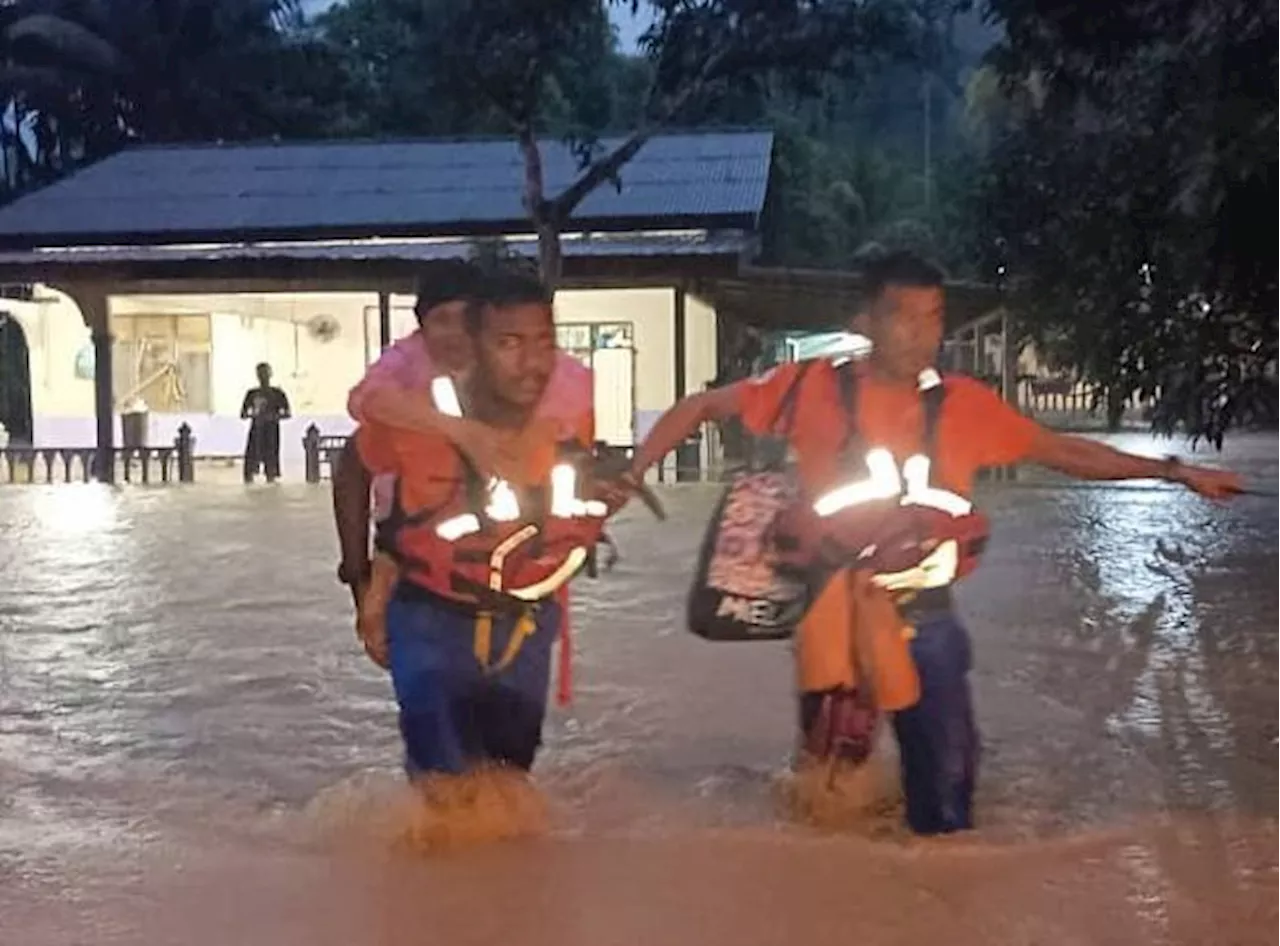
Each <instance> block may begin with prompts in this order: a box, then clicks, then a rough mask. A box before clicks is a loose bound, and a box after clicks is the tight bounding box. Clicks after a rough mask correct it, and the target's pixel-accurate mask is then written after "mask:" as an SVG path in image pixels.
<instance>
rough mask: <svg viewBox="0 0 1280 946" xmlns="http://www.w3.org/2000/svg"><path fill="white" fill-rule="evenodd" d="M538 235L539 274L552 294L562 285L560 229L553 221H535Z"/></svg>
mask: <svg viewBox="0 0 1280 946" xmlns="http://www.w3.org/2000/svg"><path fill="white" fill-rule="evenodd" d="M533 225H534V227H535V229H536V231H537V234H538V273H539V275H541V276H542V281H543V283H545V284H546V287H547V288H548V289H550V290H551V291H552V292H555V290H556V286H558V285H559V284H560V271H561V256H560V227H559V226H558V225H557V224H556V223H555V221H553V220H546V219H544V220H534V224H533Z"/></svg>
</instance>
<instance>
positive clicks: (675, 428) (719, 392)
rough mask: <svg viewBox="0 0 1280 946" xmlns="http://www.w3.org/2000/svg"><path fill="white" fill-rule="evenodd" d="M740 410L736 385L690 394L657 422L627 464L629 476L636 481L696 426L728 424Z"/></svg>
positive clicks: (738, 392)
mask: <svg viewBox="0 0 1280 946" xmlns="http://www.w3.org/2000/svg"><path fill="white" fill-rule="evenodd" d="M741 410H742V389H741V385H740V384H730V385H726V386H725V387H722V388H713V389H712V390H710V391H703V392H701V393H699V394H691V395H690V396H689V397H686V398H684V399H683V400H680V401H677V402H676V403H675V404H673V405H672V406H671V407H670V408H668V409H667V412H666V413H665V414H663V415H662V416H661V417H659V418H658V421H657V423H655V424H654V425H653V427H652V428H650V430H649V434H648V436H647V437H645V438H644V442H643V443H642V444H640V447H639V449H637V450H636V452H635V457H634V459H633V460H632V461H631V476H632V477H634V478H635V479H637V480H639V479H640V478H641V477H643V476H644V474H645V471H646V470H648V469H649V467H651V466H653V465H654V464H655V463H658V462H660V461H661V460H662V458H663V457H665V456H666V455H667V454H668V453H670V452H671V451H672V450H674V449H675V448H676V447H678V446H680V444H682V443H684V442H685V440H687V439H688V438H689V436H690V435H691V434H692V433H693V432H694V431H696V430H697V429H698V428H699V427H700V426H702V425H703V424H704V423H706V422H707V421H710V420H728V419H729V418H731V417H736V416H737V415H738V414H739V413H740V412H741Z"/></svg>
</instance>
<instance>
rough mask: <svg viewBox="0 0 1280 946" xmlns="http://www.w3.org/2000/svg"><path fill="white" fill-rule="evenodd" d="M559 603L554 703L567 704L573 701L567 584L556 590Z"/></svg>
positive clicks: (571, 640)
mask: <svg viewBox="0 0 1280 946" xmlns="http://www.w3.org/2000/svg"><path fill="white" fill-rule="evenodd" d="M556 603H557V604H558V605H560V652H559V654H558V655H557V666H556V705H557V706H561V707H564V706H568V705H569V704H570V703H572V702H573V635H572V633H571V630H570V622H571V618H570V612H569V586H568V585H567V584H566V585H561V586H560V589H559V590H558V591H557V592H556Z"/></svg>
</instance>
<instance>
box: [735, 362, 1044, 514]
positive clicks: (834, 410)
mask: <svg viewBox="0 0 1280 946" xmlns="http://www.w3.org/2000/svg"><path fill="white" fill-rule="evenodd" d="M804 364H805V363H804V362H795V363H789V364H785V365H779V366H778V367H777V368H775V369H773V371H771V372H769V373H768V374H766V375H764V376H763V377H760V378H756V379H752V380H750V381H745V382H743V383H742V385H741V388H740V395H739V397H740V403H739V409H740V411H741V415H742V421H743V423H744V424H745V425H746V426H747V428H748V429H749V430H750V431H751V432H752V433H754V434H765V433H768V432H769V430H770V425H771V424H772V423H773V422H774V419H775V418H776V417H777V416H778V413H779V408H780V405H781V403H782V400H783V398H784V396H785V395H786V392H787V390H788V389H789V388H790V387H791V385H792V384H793V383H794V382H795V381H796V379H797V378H798V377H799V375H800V370H801V366H802V365H804ZM854 370H855V371H858V372H859V373H858V380H857V382H856V384H857V397H856V400H857V415H858V416H857V418H856V421H857V429H858V431H859V433H860V435H861V437H862V440H863V442H864V443H865V444H866V445H867V446H868V447H876V446H879V447H886V448H888V450H889V451H890V452H891V453H892V454H893V455H894V457H895V458H896V459H897V461H898V463H899V465H901V464H902V462H903V461H904V460H905V459H906V458H907V457H908V456H910V455H911V454H913V453H915V452H916V451H917V450H919V449H920V447H921V446H922V444H921V438H922V436H923V433H924V409H923V401H922V399H921V395H920V391H919V390H918V389H917V388H916V387H915V386H914V385H912V386H909V387H908V386H894V385H890V384H886V383H885V382H883V381H879V380H877V379H875V378H872V377H870V376H869V374H868V373H867V372H865V371H861V370H859V369H858V368H855V369H854ZM942 383H943V389H944V391H945V392H946V394H945V397H944V398H943V402H942V410H941V412H940V414H939V416H938V427H937V445H936V448H935V450H934V454H935V456H934V464H933V481H934V482H935V483H937V485H939V486H944V487H946V488H947V489H950V490H953V491H954V492H957V493H960V494H962V495H968V494H969V493H970V492H971V491H972V489H973V480H974V476H975V474H976V473H977V472H978V470H980V469H982V468H983V467H991V466H1006V465H1009V464H1012V463H1017V462H1018V461H1020V460H1022V459H1024V458H1025V457H1026V454H1027V450H1028V449H1029V448H1030V446H1031V441H1032V439H1033V438H1034V437H1035V435H1036V431H1037V430H1038V429H1039V428H1038V426H1037V425H1036V423H1035V421H1033V420H1031V419H1030V418H1028V417H1025V416H1024V415H1022V414H1020V413H1018V412H1017V411H1016V410H1014V409H1013V408H1012V407H1010V406H1009V405H1008V404H1006V403H1005V402H1004V401H1003V400H1001V398H1000V396H999V395H998V394H996V393H995V392H994V391H992V390H991V389H990V388H989V387H987V386H986V385H985V384H983V383H982V382H980V381H976V380H974V379H973V378H968V377H965V376H964V375H944V376H943V382H942ZM800 384H801V385H802V387H801V388H800V389H799V392H798V395H797V398H796V402H795V403H796V409H795V414H794V415H793V424H792V427H791V430H790V435H789V438H788V439H789V440H790V442H791V444H792V447H793V448H794V449H795V452H796V457H797V462H798V465H799V468H800V476H801V479H802V480H803V481H804V483H805V485H806V486H807V487H809V488H822V487H825V486H828V485H831V483H830V481H831V480H832V479H834V478H835V477H836V476H837V475H838V474H839V472H840V471H839V470H838V469H837V466H836V461H837V460H838V459H839V451H840V449H841V447H842V446H843V444H844V440H845V434H846V432H847V431H848V429H849V418H848V416H847V411H846V405H845V400H844V398H843V396H842V394H841V391H840V386H839V381H838V379H837V376H836V371H835V368H834V367H833V366H832V364H831V363H830V362H829V361H826V360H822V361H816V362H812V363H810V367H809V369H808V371H807V372H805V375H804V377H803V379H802V380H801V381H800Z"/></svg>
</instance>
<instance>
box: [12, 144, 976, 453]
mask: <svg viewBox="0 0 1280 946" xmlns="http://www.w3.org/2000/svg"><path fill="white" fill-rule="evenodd" d="M620 143H621V141H620V140H616V139H606V140H603V141H601V142H600V143H599V147H598V153H599V154H604V153H608V152H609V151H610V150H612V149H613V148H615V147H617V146H618V145H619V144H620ZM772 150H773V135H772V133H771V132H769V131H767V130H759V129H747V130H740V131H721V130H717V131H704V132H696V131H691V132H679V133H669V134H660V135H656V136H654V137H653V138H651V139H650V140H649V141H647V142H646V143H645V144H644V145H643V146H642V147H641V148H640V150H639V152H638V153H637V154H636V155H635V156H634V157H633V158H632V159H631V160H630V161H629V162H627V163H626V164H625V165H624V166H623V168H622V169H621V171H620V173H619V175H618V177H617V179H616V180H615V181H612V182H608V183H606V184H604V185H603V186H601V187H599V188H597V189H596V190H594V191H593V192H592V193H590V194H589V195H588V196H587V197H586V198H585V199H584V200H583V201H582V202H581V203H580V204H579V206H578V207H577V208H576V209H575V211H574V212H573V213H572V215H571V216H570V218H569V220H568V221H567V222H566V223H565V224H564V226H563V227H562V228H561V229H562V233H561V240H562V251H563V274H562V279H561V284H560V285H561V291H560V292H559V293H558V294H557V321H558V323H559V326H558V330H559V332H560V336H561V337H560V341H561V345H562V347H565V348H567V349H569V350H571V351H573V352H574V353H575V354H577V355H579V356H580V357H582V358H583V359H584V360H586V361H588V362H590V363H592V364H594V365H595V366H596V367H597V415H598V418H599V419H600V424H601V434H602V436H603V437H604V438H605V439H609V440H612V441H614V442H617V443H623V444H629V443H631V442H633V441H634V440H635V439H637V438H639V437H641V436H643V434H644V432H645V431H646V429H647V427H648V425H649V424H650V423H651V422H652V421H653V420H654V419H655V418H656V417H657V415H658V414H660V413H661V412H662V410H664V409H665V408H666V407H668V406H669V405H670V404H671V403H672V402H673V401H674V400H675V399H677V398H679V397H681V396H683V395H684V394H685V393H686V392H688V391H693V390H698V389H700V388H701V387H703V386H704V385H706V384H708V383H710V382H711V381H712V379H714V378H716V377H717V376H718V375H721V374H722V372H721V370H720V365H719V363H718V362H719V353H720V352H721V351H722V350H724V349H725V348H727V347H728V346H727V345H726V340H725V335H726V327H727V326H731V325H733V324H736V323H739V322H753V323H756V324H763V325H770V324H772V325H779V324H782V325H796V326H804V327H808V328H828V327H839V326H841V324H842V323H844V322H845V321H846V320H847V318H848V313H849V312H850V311H851V308H852V306H854V305H856V302H857V282H858V280H857V276H856V274H841V275H835V276H833V275H832V274H813V273H805V272H802V271H767V270H762V269H759V268H757V267H754V266H753V265H752V264H751V261H752V260H753V258H754V257H755V256H756V254H757V250H758V227H759V222H760V218H761V214H762V212H763V210H764V207H765V202H766V199H767V195H768V187H769V179H770V171H771V162H772ZM540 153H541V156H542V162H543V175H544V190H545V193H546V195H547V197H548V198H554V197H555V196H556V195H557V194H559V193H561V192H562V191H563V190H564V189H565V188H567V187H569V186H570V185H571V184H572V183H573V181H574V180H575V179H576V178H577V176H578V175H579V174H580V173H581V163H580V161H579V160H578V158H577V157H576V156H575V155H574V153H573V151H572V149H571V148H570V147H569V146H568V145H567V144H566V143H564V142H562V141H553V140H547V141H543V142H541V143H540ZM524 174H525V170H524V164H523V161H522V158H521V155H520V153H519V150H518V148H517V147H516V145H515V144H514V143H513V142H512V141H510V140H429V141H401V142H395V141H332V142H319V143H303V144H299V143H282V144H250V145H246V144H234V145H223V144H206V145H195V146H154V147H153V146H142V147H134V148H130V149H127V150H125V151H122V152H120V153H118V154H116V155H114V156H111V157H108V158H106V159H104V160H102V161H100V162H98V163H96V164H93V165H91V166H88V167H85V168H83V169H81V170H79V171H77V172H75V173H74V174H72V175H70V176H68V177H67V178H65V179H62V180H60V181H57V182H55V183H53V184H51V185H49V186H47V187H45V188H43V189H42V190H38V191H35V192H33V193H30V194H27V195H25V196H23V197H20V198H19V199H17V200H15V201H13V202H12V203H10V204H9V205H7V206H4V207H0V285H6V284H8V285H14V284H24V285H31V284H39V285H41V286H43V287H45V288H43V289H40V290H38V291H37V292H36V293H35V296H36V299H35V301H30V302H19V301H13V302H9V303H7V304H5V305H4V306H0V308H3V309H6V310H7V311H8V314H9V315H10V316H11V321H13V322H16V323H17V324H19V325H20V326H21V327H22V329H23V331H24V334H25V338H26V339H27V341H28V343H29V347H30V349H31V355H30V359H29V371H30V383H29V385H28V387H29V388H30V390H31V392H32V394H31V401H32V414H33V417H34V421H33V423H30V424H28V425H27V426H28V427H29V428H30V435H31V439H33V440H34V441H36V442H37V443H40V444H42V445H49V446H63V445H67V446H85V445H87V443H91V442H95V441H96V443H97V445H98V446H99V448H100V450H101V451H103V453H104V455H105V453H107V452H109V451H111V450H113V449H114V444H115V442H116V421H115V419H114V417H115V415H116V413H117V411H118V408H119V407H120V406H121V405H123V404H125V403H126V402H131V401H134V400H136V399H138V398H141V399H142V400H143V401H145V402H146V403H147V404H148V406H149V408H150V411H151V418H150V434H149V436H150V437H151V438H152V440H154V441H167V440H169V439H171V438H172V436H173V431H174V430H175V429H176V428H177V426H178V425H179V424H181V423H187V424H188V425H190V426H191V427H192V429H193V430H194V431H195V434H196V438H197V442H198V449H199V450H200V451H201V452H204V453H214V454H221V453H234V452H236V451H237V450H238V449H239V443H240V441H241V439H242V431H241V423H240V420H239V414H238V408H239V401H240V398H241V396H242V394H243V391H244V388H245V387H246V386H247V385H248V384H249V383H250V382H251V380H252V377H251V375H252V366H253V364H255V363H256V362H257V361H264V360H265V361H271V362H273V363H275V364H276V366H277V377H278V378H279V380H280V381H281V382H282V383H283V386H284V387H285V388H286V389H288V390H290V393H291V397H292V398H293V400H294V410H295V418H296V420H295V421H294V422H293V426H294V427H296V428H298V429H297V430H289V431H286V434H285V441H286V443H287V444H288V445H290V446H294V445H295V444H296V442H298V441H299V440H300V431H301V429H302V428H303V427H305V426H306V425H307V424H310V423H316V424H317V425H318V426H320V427H321V428H322V429H323V430H325V431H326V432H334V433H341V432H344V431H345V430H347V429H349V428H350V424H351V422H350V420H349V419H348V418H346V416H345V410H344V403H345V394H346V390H347V389H348V388H349V387H350V386H351V385H352V384H354V383H355V381H356V380H358V378H359V376H360V375H361V373H362V372H363V371H364V370H365V367H366V366H367V364H368V363H369V362H370V360H372V359H373V358H374V357H376V355H377V354H378V351H379V349H380V348H381V347H383V346H385V345H386V344H387V343H388V342H390V341H391V340H392V339H393V338H395V337H396V336H398V335H402V334H405V333H408V332H410V331H412V330H413V329H414V328H415V325H414V323H413V319H412V315H411V314H410V308H411V300H410V299H409V298H408V297H407V294H408V293H409V292H410V291H411V290H412V286H413V284H414V281H415V277H416V274H417V272H418V271H419V270H420V268H421V266H422V265H423V263H424V262H427V261H431V260H438V259H443V258H449V257H461V256H468V255H471V254H472V253H474V252H475V247H476V243H477V241H500V242H501V243H502V244H503V246H504V248H505V250H506V251H507V252H509V253H514V254H518V255H523V256H528V257H535V256H536V251H537V243H536V239H535V238H534V236H533V234H532V232H531V231H532V227H531V225H530V223H529V221H528V217H527V214H526V213H525V211H524V206H523V195H524ZM953 295H954V294H953ZM961 296H962V298H961V299H960V300H958V301H960V302H961V308H962V309H963V308H964V294H963V293H961ZM975 298H977V297H976V296H975ZM982 298H983V304H986V296H985V295H983V297H982ZM77 310H78V311H77ZM86 366H92V367H91V369H90V368H87V367H86ZM22 367H23V368H24V369H26V368H27V366H22ZM246 375H248V377H246ZM0 423H6V421H5V419H4V418H0ZM9 426H11V427H12V424H10V425H9ZM295 435H298V436H295ZM295 452H296V451H295Z"/></svg>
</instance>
